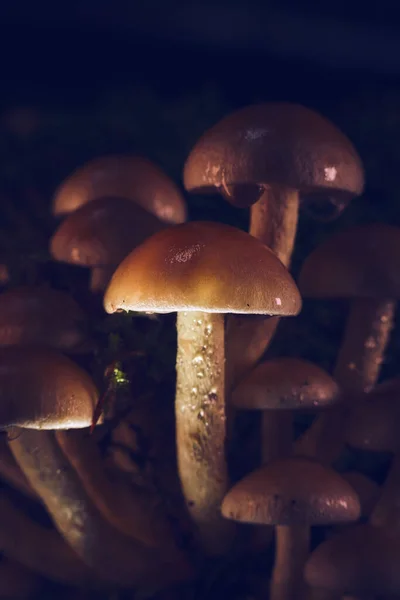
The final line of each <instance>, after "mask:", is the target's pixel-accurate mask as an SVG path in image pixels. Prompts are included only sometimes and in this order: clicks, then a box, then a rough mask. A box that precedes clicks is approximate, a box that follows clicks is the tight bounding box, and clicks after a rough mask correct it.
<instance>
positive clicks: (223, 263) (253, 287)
mask: <svg viewBox="0 0 400 600" xmlns="http://www.w3.org/2000/svg"><path fill="white" fill-rule="evenodd" d="M104 306H105V309H106V311H107V312H109V313H112V312H115V311H117V310H135V311H144V312H155V313H168V312H176V311H193V310H199V311H204V312H219V313H251V314H270V315H296V314H297V313H298V312H299V311H300V308H301V299H300V295H299V293H298V290H297V287H296V285H295V283H294V281H293V279H292V277H291V276H290V274H289V273H288V271H287V270H286V269H285V267H284V266H283V265H282V263H281V262H280V261H279V259H278V258H277V257H276V256H275V254H273V252H271V250H269V248H267V247H266V246H264V245H263V244H262V243H261V242H259V241H258V240H256V239H255V238H253V237H251V236H250V235H248V234H247V233H244V232H243V231H240V230H239V229H236V228H234V227H230V226H229V225H221V224H219V223H206V222H199V221H198V222H193V223H186V224H184V225H176V226H175V227H170V228H168V229H165V230H164V231H161V232H159V233H157V234H156V235H154V236H152V237H151V238H149V239H148V240H146V241H145V242H144V243H143V244H142V245H141V246H139V247H138V248H136V250H134V251H133V252H131V253H130V254H129V255H128V256H127V257H126V259H125V260H124V261H123V262H122V263H121V264H120V265H119V267H118V269H117V270H116V272H115V273H114V276H113V278H112V280H111V283H110V285H109V287H108V289H107V291H106V294H105V299H104Z"/></svg>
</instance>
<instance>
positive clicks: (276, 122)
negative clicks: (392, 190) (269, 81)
mask: <svg viewBox="0 0 400 600" xmlns="http://www.w3.org/2000/svg"><path fill="white" fill-rule="evenodd" d="M243 184H278V185H283V186H286V187H289V188H293V189H296V190H299V191H300V192H301V193H305V194H307V193H313V192H320V191H324V190H325V191H326V192H332V191H334V192H336V193H338V194H343V196H345V197H348V198H349V199H350V198H351V197H352V196H356V195H359V194H361V193H362V190H363V187H364V172H363V167H362V164H361V160H360V158H359V156H358V154H357V152H356V150H355V148H354V146H353V145H352V143H351V142H350V140H349V139H348V138H347V137H346V136H345V135H344V134H343V133H342V132H341V131H340V130H339V129H338V128H337V127H336V126H335V125H333V124H332V123H331V122H330V121H328V119H326V118H324V117H322V116H321V115H319V114H318V113H316V112H314V111H312V110H310V109H308V108H305V107H304V106H300V105H297V104H290V103H266V104H257V105H253V106H248V107H246V108H243V109H241V110H238V111H236V112H234V113H232V114H230V115H228V116H227V117H225V118H224V119H222V120H221V121H219V122H218V123H217V124H216V125H214V126H213V127H211V129H209V130H208V131H206V132H205V133H204V134H203V136H202V137H201V138H200V139H199V141H198V142H197V143H196V144H195V146H194V148H193V149H192V151H191V153H190V155H189V157H188V159H187V161H186V164H185V168H184V185H185V188H186V189H187V190H188V191H191V192H195V191H199V192H203V193H205V192H208V191H212V190H215V188H221V189H222V190H225V191H227V192H229V187H230V186H234V185H243ZM227 197H228V199H230V200H231V201H232V203H235V195H233V196H232V197H231V198H229V193H228V194H227ZM256 200H257V198H256V197H253V199H252V200H250V201H249V202H246V203H245V204H239V205H240V206H249V204H252V203H253V202H255V201H256ZM236 205H238V204H237V203H236Z"/></svg>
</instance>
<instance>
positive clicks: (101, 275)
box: [89, 266, 116, 294]
mask: <svg viewBox="0 0 400 600" xmlns="http://www.w3.org/2000/svg"><path fill="white" fill-rule="evenodd" d="M115 269H116V267H115V266H112V267H93V268H92V270H91V271H90V282H89V289H90V291H91V292H93V294H101V293H102V292H104V290H105V289H106V288H107V286H108V284H109V283H110V279H111V277H112V276H113V273H114V271H115Z"/></svg>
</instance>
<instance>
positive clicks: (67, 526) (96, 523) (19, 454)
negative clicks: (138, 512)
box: [10, 429, 185, 587]
mask: <svg viewBox="0 0 400 600" xmlns="http://www.w3.org/2000/svg"><path fill="white" fill-rule="evenodd" d="M10 448H11V451H12V453H13V454H14V457H15V459H16V460H17V462H18V464H19V465H20V467H21V469H22V470H23V472H24V473H25V475H26V476H27V478H28V480H29V482H30V484H31V485H32V487H33V488H34V490H35V491H36V492H37V493H38V494H39V495H40V496H41V498H42V500H43V502H44V504H45V505H46V508H47V510H48V512H49V514H50V516H51V517H52V518H53V520H54V523H55V525H56V527H57V529H58V530H59V531H60V533H61V534H62V535H63V537H64V538H65V539H66V541H67V542H68V543H69V545H70V546H71V547H72V548H73V550H74V551H75V552H76V553H77V555H78V556H79V557H80V558H81V559H82V560H83V561H84V562H85V563H86V564H87V565H88V566H90V567H91V568H93V569H94V570H96V572H97V573H98V574H99V575H100V576H101V577H102V578H105V579H107V580H108V581H110V582H113V583H114V584H118V585H120V586H122V587H130V586H134V585H139V584H141V583H143V582H146V581H147V582H149V581H152V580H154V578H155V577H156V579H157V583H159V580H160V578H161V579H163V578H164V577H166V580H167V581H170V578H171V577H176V578H177V579H179V577H180V575H181V573H179V571H180V568H179V567H180V566H182V565H181V564H179V559H178V561H177V558H178V557H177V554H178V553H177V552H176V553H172V552H171V553H170V554H169V556H168V557H167V560H168V561H170V564H169V565H167V564H166V563H163V560H162V559H161V558H160V555H158V554H155V552H154V551H150V550H149V549H148V548H146V547H145V546H143V545H141V544H140V543H138V542H135V541H134V540H132V539H130V538H127V537H125V536H123V535H122V534H121V533H119V532H118V531H117V530H115V529H114V528H113V527H111V526H110V525H109V524H108V523H107V522H106V521H105V520H104V519H103V518H102V516H101V515H100V514H99V513H98V512H97V509H96V508H95V507H94V506H93V504H92V503H91V502H90V500H89V498H88V496H87V494H86V492H85V491H84V490H83V488H82V484H81V482H80V481H79V479H78V477H77V475H76V473H75V472H74V470H73V469H72V467H71V465H70V464H69V462H68V461H67V459H66V458H65V456H64V455H63V454H62V452H61V450H60V448H59V447H58V445H57V443H56V441H55V438H54V435H52V434H51V433H50V432H47V431H33V430H28V429H26V430H22V431H21V433H20V435H19V436H18V437H17V438H16V439H14V440H13V441H12V442H10ZM180 558H181V557H180ZM166 562H167V561H166ZM181 562H182V563H183V562H184V561H183V559H182V560H181ZM171 563H172V564H171ZM184 570H185V564H184V565H183V571H184ZM163 583H164V581H163Z"/></svg>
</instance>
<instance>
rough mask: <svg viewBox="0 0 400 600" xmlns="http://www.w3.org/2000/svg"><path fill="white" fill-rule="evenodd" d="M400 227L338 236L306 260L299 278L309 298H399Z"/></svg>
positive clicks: (352, 231) (376, 226) (369, 228)
mask: <svg viewBox="0 0 400 600" xmlns="http://www.w3.org/2000/svg"><path fill="white" fill-rule="evenodd" d="M399 264H400V228H399V227H393V226H392V225H385V224H383V223H374V224H372V225H358V226H356V227H352V228H350V229H347V230H346V231H340V232H339V233H335V234H334V235H332V236H331V237H330V238H329V239H328V240H326V241H325V242H324V243H323V244H321V245H320V246H318V248H316V250H314V251H313V252H312V253H311V254H310V256H308V258H307V259H306V260H305V262H304V264H303V266H302V269H301V272H300V277H299V287H300V290H301V292H302V294H303V295H304V296H306V297H310V298H390V299H399V298H400V270H399Z"/></svg>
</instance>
